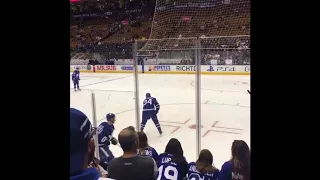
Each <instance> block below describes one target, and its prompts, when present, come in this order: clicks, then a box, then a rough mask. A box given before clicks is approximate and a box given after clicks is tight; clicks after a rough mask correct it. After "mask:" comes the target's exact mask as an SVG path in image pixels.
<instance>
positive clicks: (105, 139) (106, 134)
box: [97, 113, 118, 169]
mask: <svg viewBox="0 0 320 180" xmlns="http://www.w3.org/2000/svg"><path fill="white" fill-rule="evenodd" d="M106 118H107V121H106V122H102V123H101V124H100V125H99V126H98V128H97V132H98V143H99V156H100V165H101V166H102V167H103V168H104V169H107V167H108V163H109V162H110V161H111V160H112V159H114V156H113V154H112V152H111V151H110V149H109V145H110V141H111V143H112V144H113V145H117V144H118V140H117V139H116V138H114V137H113V136H112V134H113V131H114V125H113V124H114V123H115V121H116V119H115V118H116V116H115V115H114V114H113V113H108V114H107V115H106Z"/></svg>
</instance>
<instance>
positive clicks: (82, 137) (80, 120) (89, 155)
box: [70, 108, 106, 180]
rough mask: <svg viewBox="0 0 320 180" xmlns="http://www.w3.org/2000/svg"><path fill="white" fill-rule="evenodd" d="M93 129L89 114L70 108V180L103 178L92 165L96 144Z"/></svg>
mask: <svg viewBox="0 0 320 180" xmlns="http://www.w3.org/2000/svg"><path fill="white" fill-rule="evenodd" d="M93 132H94V131H93V129H92V126H91V123H90V121H89V119H88V118H87V116H86V115H85V114H84V113H83V112H81V111H79V110H77V109H74V108H70V180H98V179H99V180H103V179H106V178H100V174H99V172H98V170H97V169H96V168H93V167H90V164H91V163H92V162H93V160H94V150H95V144H94V140H93Z"/></svg>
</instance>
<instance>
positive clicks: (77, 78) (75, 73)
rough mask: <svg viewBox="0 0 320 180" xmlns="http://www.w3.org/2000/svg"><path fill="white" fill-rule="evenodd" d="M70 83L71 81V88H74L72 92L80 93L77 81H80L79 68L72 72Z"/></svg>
mask: <svg viewBox="0 0 320 180" xmlns="http://www.w3.org/2000/svg"><path fill="white" fill-rule="evenodd" d="M71 77H72V81H73V87H74V90H75V91H77V89H78V91H80V90H81V89H80V88H79V81H80V71H79V67H77V68H76V70H74V71H73V73H72V75H71Z"/></svg>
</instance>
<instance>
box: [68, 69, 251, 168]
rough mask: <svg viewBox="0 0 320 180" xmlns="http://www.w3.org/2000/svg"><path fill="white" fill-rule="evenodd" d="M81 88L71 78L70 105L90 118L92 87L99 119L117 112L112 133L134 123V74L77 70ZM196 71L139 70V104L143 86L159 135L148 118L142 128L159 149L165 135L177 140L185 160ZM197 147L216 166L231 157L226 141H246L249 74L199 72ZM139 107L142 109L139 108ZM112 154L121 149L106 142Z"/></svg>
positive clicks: (191, 135)
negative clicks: (155, 110) (152, 102)
mask: <svg viewBox="0 0 320 180" xmlns="http://www.w3.org/2000/svg"><path fill="white" fill-rule="evenodd" d="M80 78H81V81H80V88H81V89H82V91H80V92H74V91H73V84H72V81H71V80H70V94H71V95H70V106H71V107H74V108H78V109H79V110H81V111H83V112H84V113H86V114H87V115H88V117H89V118H90V120H92V108H91V107H92V105H91V90H94V91H95V93H96V110H97V119H98V120H99V122H98V124H99V123H101V121H104V120H105V115H106V114H107V113H115V114H116V116H117V119H116V123H115V128H116V129H115V132H114V134H113V135H114V136H115V137H118V133H119V132H120V130H122V129H123V128H125V127H127V126H129V125H133V126H135V124H136V123H135V114H134V113H135V111H134V77H133V75H131V74H97V73H95V74H93V73H81V75H80ZM194 81H195V75H163V74H159V75H154V74H141V75H139V87H140V102H139V104H140V108H141V107H142V101H143V100H144V98H145V94H146V93H147V92H149V93H151V95H152V96H154V97H156V98H157V100H158V101H159V103H160V105H161V108H160V111H159V114H158V118H159V120H160V124H161V126H162V129H163V132H164V133H163V135H162V136H160V135H159V133H158V131H157V129H156V127H155V126H154V124H153V122H152V121H151V120H150V121H149V122H148V123H147V126H146V128H145V133H146V134H147V136H148V139H149V144H150V145H151V146H153V147H154V148H155V149H156V150H157V151H158V153H162V152H164V149H165V146H166V144H167V142H168V141H169V139H170V138H172V137H175V138H177V139H179V140H180V142H181V144H182V147H183V150H184V155H185V157H186V158H187V161H188V162H191V161H195V160H196V158H197V156H196V130H195V129H194V126H195V115H196V112H195V109H196V108H195V87H194ZM201 89H202V90H201V103H202V105H201V108H202V112H201V116H202V122H201V124H202V129H201V134H202V140H201V141H202V142H201V149H209V150H210V151H211V153H212V155H213V162H214V164H215V165H216V166H217V168H219V169H220V168H221V165H222V164H223V163H224V162H225V161H227V160H228V159H230V157H231V144H232V142H233V140H235V139H242V140H244V141H246V142H247V144H248V145H249V146H250V95H249V94H248V93H247V89H250V76H235V75H229V76H218V75H202V77H201ZM140 113H141V111H140ZM110 149H111V151H112V152H113V153H114V155H115V156H116V157H117V156H120V155H121V154H122V150H121V148H120V147H118V146H114V145H111V148H110Z"/></svg>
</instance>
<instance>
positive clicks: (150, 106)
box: [141, 93, 162, 134]
mask: <svg viewBox="0 0 320 180" xmlns="http://www.w3.org/2000/svg"><path fill="white" fill-rule="evenodd" d="M159 110H160V104H159V103H158V101H157V99H156V98H154V97H151V94H150V93H147V94H146V99H145V100H144V101H143V111H142V122H141V131H143V129H144V127H145V126H146V124H147V121H148V120H149V119H150V118H151V119H152V121H153V123H154V124H155V125H156V127H157V129H158V131H159V133H160V134H162V130H161V126H160V123H159V120H158V116H157V114H158V112H159Z"/></svg>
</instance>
